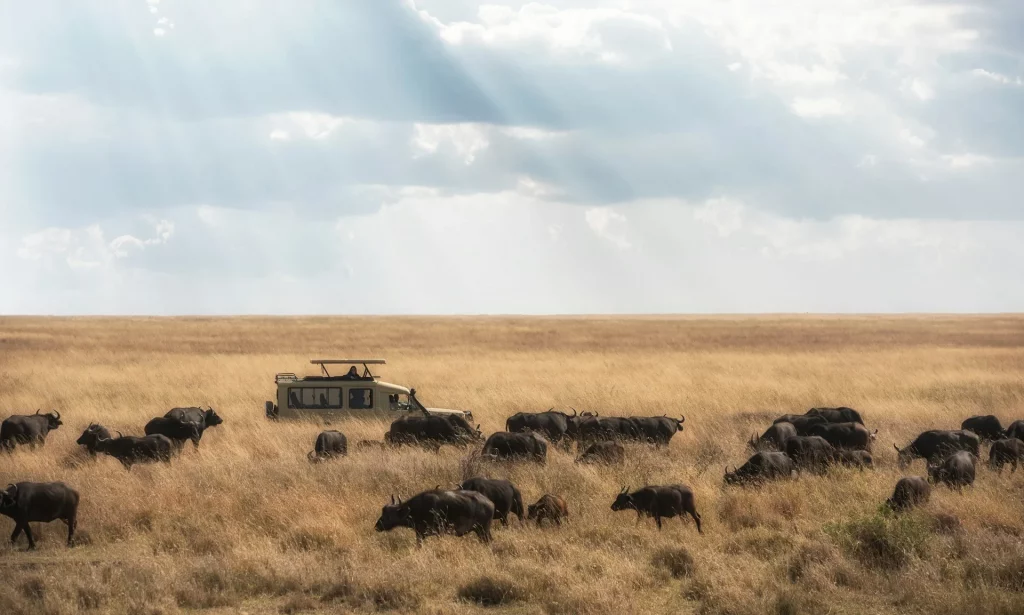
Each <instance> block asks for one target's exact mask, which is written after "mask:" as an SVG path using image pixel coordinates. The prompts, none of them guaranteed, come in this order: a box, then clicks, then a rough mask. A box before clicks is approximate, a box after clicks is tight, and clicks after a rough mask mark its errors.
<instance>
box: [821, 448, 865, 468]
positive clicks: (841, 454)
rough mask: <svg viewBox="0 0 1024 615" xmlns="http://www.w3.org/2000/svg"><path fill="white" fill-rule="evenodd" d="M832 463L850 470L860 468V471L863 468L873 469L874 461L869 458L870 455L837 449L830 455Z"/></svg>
mask: <svg viewBox="0 0 1024 615" xmlns="http://www.w3.org/2000/svg"><path fill="white" fill-rule="evenodd" d="M832 462H833V463H838V464H840V465H844V466H847V467H851V468H860V469H861V470H863V469H864V468H873V467H875V464H874V459H872V458H871V453H869V452H867V451H857V450H850V449H845V448H837V449H836V450H835V451H834V452H833V453H832Z"/></svg>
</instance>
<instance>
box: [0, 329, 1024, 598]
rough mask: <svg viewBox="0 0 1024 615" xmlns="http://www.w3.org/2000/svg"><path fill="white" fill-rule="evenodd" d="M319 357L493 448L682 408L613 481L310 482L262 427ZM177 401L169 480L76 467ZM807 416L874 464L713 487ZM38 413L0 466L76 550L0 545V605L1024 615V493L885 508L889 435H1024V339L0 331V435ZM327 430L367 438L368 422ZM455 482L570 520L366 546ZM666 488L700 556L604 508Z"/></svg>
mask: <svg viewBox="0 0 1024 615" xmlns="http://www.w3.org/2000/svg"><path fill="white" fill-rule="evenodd" d="M338 355H369V356H383V357H386V358H387V359H388V361H389V365H388V366H387V367H386V368H385V369H384V371H383V376H384V377H385V379H386V380H389V381H392V382H399V383H403V384H407V385H412V386H415V387H416V388H417V390H418V391H419V392H420V395H419V396H420V398H421V399H422V400H423V401H424V402H425V403H427V405H434V406H442V407H450V408H469V409H472V410H473V412H474V414H475V415H476V417H477V419H478V421H479V422H480V423H482V426H483V429H484V431H485V432H492V431H495V430H499V429H501V428H502V426H503V424H504V418H505V417H506V416H508V415H510V414H512V413H514V412H517V411H521V410H532V411H536V410H544V409H547V408H549V407H552V406H555V407H567V406H574V407H575V408H577V409H579V410H585V409H586V410H596V411H599V412H601V413H602V414H605V413H607V414H612V413H622V414H659V415H660V414H662V413H668V414H670V415H679V414H684V415H685V416H686V430H685V432H684V433H683V434H681V435H679V436H677V437H676V438H675V439H674V440H673V442H672V445H671V446H670V447H669V448H668V450H667V451H664V450H663V451H652V450H648V449H646V448H643V447H632V448H630V449H629V451H628V460H627V462H626V464H625V465H624V466H623V467H620V468H594V467H577V466H575V465H574V464H573V457H572V455H567V454H564V453H560V452H553V453H552V455H551V458H550V459H549V462H548V464H547V465H546V466H545V467H536V466H527V465H523V466H509V465H494V464H491V465H481V464H480V463H479V462H477V461H474V460H473V459H472V458H471V457H470V456H469V454H468V452H467V451H460V450H456V449H443V450H442V452H441V453H440V454H439V455H433V454H430V453H426V452H421V451H413V450H406V451H402V452H389V453H386V454H385V453H381V452H370V453H357V454H352V455H350V456H349V457H348V458H346V459H343V460H338V461H336V462H331V463H326V464H322V465H319V466H311V465H310V464H309V463H307V461H306V459H305V455H306V452H307V451H308V450H310V448H311V446H312V442H313V439H314V437H315V435H316V433H317V432H318V430H319V427H318V426H316V425H312V424H281V425H278V424H272V423H270V422H268V421H267V420H266V419H265V418H264V417H263V402H264V400H266V399H269V398H270V396H271V393H272V383H273V375H274V373H275V372H277V371H297V372H303V371H305V370H307V369H308V368H309V367H311V366H309V365H308V363H307V362H308V359H309V358H311V357H314V356H338ZM192 404H203V405H206V404H210V405H213V406H214V407H215V408H217V410H218V412H219V413H220V414H221V415H222V416H224V417H225V419H226V423H225V424H224V425H222V426H220V427H217V428H215V429H213V430H212V431H210V432H208V433H207V435H206V436H205V437H204V438H203V442H202V446H201V448H200V449H199V450H198V451H193V450H191V449H190V448H188V449H186V450H185V452H184V455H183V456H182V458H181V459H179V460H176V461H175V463H173V464H172V465H171V466H170V467H165V466H163V465H158V466H142V467H136V468H133V469H132V470H131V472H126V471H125V470H124V469H123V468H122V467H121V466H120V465H119V464H118V463H117V462H116V461H114V460H112V459H109V458H105V459H99V460H97V461H95V462H90V461H88V460H87V459H85V458H84V457H83V456H82V455H81V454H80V453H79V452H78V451H76V446H75V445H74V441H75V439H76V438H77V437H78V435H79V434H80V433H81V431H82V429H83V428H84V427H85V426H86V425H87V424H88V423H89V422H91V421H98V422H102V423H103V424H105V425H107V426H108V427H110V428H113V429H119V430H121V431H123V432H125V433H126V434H127V433H135V434H140V433H141V431H142V426H143V425H144V424H145V422H146V421H147V420H148V419H149V418H151V417H153V416H158V415H161V414H163V413H164V412H165V411H166V410H167V409H168V408H171V407H173V406H178V405H192ZM815 405H850V406H853V407H855V408H857V409H859V410H860V411H861V412H862V413H863V414H864V416H865V420H866V422H867V423H868V425H869V427H871V428H872V429H873V428H878V429H879V436H878V445H877V446H876V451H875V453H876V455H875V456H876V463H877V465H878V469H877V470H876V471H874V472H865V473H860V472H856V471H848V470H836V471H833V472H831V473H830V474H829V475H827V476H824V477H805V478H802V479H800V480H799V481H794V482H787V483H782V484H776V485H772V486H767V487H764V488H759V489H745V490H744V489H735V488H729V489H726V488H723V485H722V471H723V467H724V466H725V465H726V464H737V465H738V464H739V463H741V462H742V461H743V460H745V459H746V457H747V456H748V452H747V451H746V450H745V442H746V440H747V438H749V436H750V434H751V432H754V431H760V430H761V429H763V427H764V426H766V425H767V424H768V423H770V419H771V417H772V416H773V415H776V414H779V413H783V412H802V411H803V410H805V409H806V408H809V407H811V406H815ZM37 408H43V409H49V408H56V409H58V410H60V411H61V412H62V413H63V415H64V423H65V424H64V426H63V427H61V428H60V429H59V430H57V431H56V432H53V433H52V434H51V435H50V438H49V440H48V442H47V444H46V446H45V447H44V448H43V449H40V450H38V451H35V452H32V451H28V450H19V451H18V452H16V453H14V454H13V455H12V456H9V457H8V456H3V457H0V484H6V483H8V482H12V481H15V480H63V481H65V482H67V483H69V484H70V485H72V486H73V487H75V488H76V489H78V490H79V491H80V493H81V494H82V504H81V510H80V516H79V527H80V541H79V543H80V544H78V545H77V546H76V547H75V548H73V549H71V550H68V549H66V548H65V547H64V544H63V535H64V534H63V533H64V531H65V528H64V526H63V525H62V524H60V523H59V522H57V523H53V524H49V525H40V526H36V527H37V528H38V531H39V532H40V533H41V535H42V538H41V540H40V543H39V548H38V550H37V551H35V552H25V551H24V545H25V543H24V538H22V542H21V544H20V545H19V546H18V547H17V548H11V547H10V546H9V544H6V543H5V544H3V545H0V579H2V581H0V613H5V614H10V615H17V614H21V613H33V614H34V613H79V612H94V613H139V614H157V613H167V614H171V613H182V612H197V611H202V612H204V613H234V612H246V613H298V612H375V611H382V610H391V611H394V612H426V613H439V614H440V613H473V612H480V611H484V610H486V611H487V612H508V613H552V614H559V613H565V614H571V613H594V614H611V613H625V612H651V613H658V612H674V613H680V612H681V613H688V612H694V613H707V614H714V613H722V614H724V613H735V614H746V613H750V614H758V613H780V614H782V613H786V614H791V613H927V614H928V615H943V614H950V615H953V614H959V613H1005V614H1010V613H1024V473H1021V472H1018V473H1017V474H1016V475H1011V474H1009V473H1004V474H1003V475H1002V476H999V475H996V474H994V473H992V472H989V471H987V470H981V471H980V474H979V479H978V482H977V484H976V486H975V487H974V488H971V489H968V490H966V491H965V492H964V493H963V494H957V493H956V492H951V491H949V490H946V489H944V488H943V489H937V490H936V492H935V495H934V497H933V500H932V502H931V503H930V504H929V505H928V506H927V507H926V508H925V509H923V510H921V511H919V512H916V513H913V514H910V515H907V516H905V517H903V518H901V519H893V518H891V517H888V516H885V515H883V514H881V513H880V512H879V504H880V503H881V502H882V501H883V500H884V499H885V498H886V497H887V496H888V495H889V493H890V492H891V489H892V486H893V484H894V483H895V482H896V480H897V479H898V478H899V476H900V474H901V473H900V471H899V470H898V469H897V468H896V463H895V452H894V451H893V449H892V443H894V442H896V443H900V444H901V445H902V444H903V443H905V442H906V441H908V440H909V439H910V438H911V437H912V436H913V435H915V434H916V433H918V432H920V431H922V430H924V429H927V428H955V427H958V426H959V424H960V422H961V420H962V419H963V418H965V417H967V416H970V415H973V414H979V413H993V414H996V415H998V416H999V417H1000V418H1002V419H1003V420H1004V422H1005V421H1009V420H1012V419H1015V418H1024V317H1019V316H991V317H919V318H917V317H914V318H912V317H905V318H882V317H864V318H854V317H844V318H840V317H791V318H781V317H760V318H740V317H735V318H709V319H701V318H655V317H650V318H632V319H605V318H532V319H527V318H400V319H399V318H394V319H390V318H291V319H263V318H235V319H144V318H138V319H123V318H119V319H42V318H0V415H3V416H6V415H7V414H11V413H26V412H33V411H35V409H37ZM339 428H340V429H342V430H343V431H345V432H346V433H347V434H348V435H349V437H350V439H360V438H372V439H379V438H380V437H381V435H382V433H383V432H384V430H385V429H386V426H385V425H383V424H381V423H374V422H349V423H345V424H343V425H341V426H340V427H339ZM476 472H482V473H486V474H490V475H492V476H506V477H509V478H510V479H512V480H513V481H514V482H515V483H516V484H518V485H519V486H520V488H521V489H522V491H523V493H524V497H525V499H527V500H530V501H534V500H535V499H536V498H538V497H539V496H540V495H541V494H542V493H544V492H552V493H559V494H562V495H563V496H564V497H565V498H566V499H567V501H568V503H569V507H570V510H571V514H572V518H571V521H570V523H569V524H568V525H567V526H564V527H562V528H561V529H550V528H544V529H539V530H538V529H537V528H536V527H533V526H525V527H521V526H519V525H518V524H517V523H513V524H512V526H510V527H509V528H501V527H500V526H499V527H496V529H495V540H494V542H493V543H492V544H490V545H482V544H480V543H478V542H477V541H476V540H475V539H473V538H471V537H467V538H461V539H459V538H454V537H448V538H440V539H428V540H427V542H426V543H425V545H424V548H422V549H416V548H415V541H414V538H413V536H412V533H411V531H408V530H396V531H394V532H391V533H375V532H374V531H373V524H374V521H375V520H376V518H377V516H378V515H379V513H380V507H381V506H382V505H383V504H384V503H385V501H386V500H387V499H388V498H389V495H390V494H392V493H395V494H399V495H404V496H408V495H411V494H413V493H416V492H417V491H419V490H422V489H424V488H430V487H433V486H434V485H437V484H451V483H454V482H456V481H458V480H460V479H462V478H466V477H468V475H469V474H472V473H476ZM923 472H924V469H923V467H922V464H921V462H917V463H916V464H915V465H914V466H913V467H912V468H911V469H910V470H908V473H912V474H923ZM662 482H683V483H686V484H689V485H691V486H692V487H693V488H694V491H695V493H696V496H697V504H698V509H699V510H700V512H701V513H702V515H703V517H704V521H705V534H704V535H703V536H699V535H698V534H697V532H696V530H695V529H694V526H693V524H692V523H685V524H684V523H682V522H680V521H678V520H672V521H671V522H669V523H668V524H667V525H666V527H665V529H664V530H663V531H661V532H658V531H657V530H656V529H655V527H654V524H653V522H651V521H647V522H643V523H639V524H637V522H636V519H635V516H633V515H631V514H625V513H613V512H612V511H611V510H610V509H609V506H610V504H611V501H612V499H613V498H614V496H615V494H616V492H618V491H619V489H620V488H621V487H622V486H624V485H631V486H634V487H636V486H639V485H642V484H644V483H662ZM3 528H7V529H8V530H10V529H13V523H11V522H10V521H9V520H7V519H6V518H0V529H3ZM487 601H499V602H501V604H500V605H499V606H495V607H490V608H485V607H483V606H481V605H480V602H487Z"/></svg>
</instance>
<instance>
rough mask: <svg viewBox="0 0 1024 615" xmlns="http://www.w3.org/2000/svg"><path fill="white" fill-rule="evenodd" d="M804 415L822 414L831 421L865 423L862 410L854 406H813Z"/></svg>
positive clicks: (822, 416) (821, 415)
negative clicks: (857, 409) (861, 413)
mask: <svg viewBox="0 0 1024 615" xmlns="http://www.w3.org/2000/svg"><path fill="white" fill-rule="evenodd" d="M804 416H820V417H821V418H823V419H825V420H826V421H828V422H829V423H858V424H860V425H863V424H864V419H862V418H861V416H860V412H857V411H856V410H854V409H853V408H847V407H846V406H840V407H839V408H811V409H810V410H808V411H807V412H805V413H804Z"/></svg>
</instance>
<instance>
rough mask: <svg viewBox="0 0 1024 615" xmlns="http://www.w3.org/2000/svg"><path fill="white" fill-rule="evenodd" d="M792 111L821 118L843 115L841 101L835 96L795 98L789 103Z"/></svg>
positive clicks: (843, 110) (808, 116)
mask: <svg viewBox="0 0 1024 615" xmlns="http://www.w3.org/2000/svg"><path fill="white" fill-rule="evenodd" d="M791 108H792V109H793V113H795V114H797V115H799V116H800V117H807V118H821V117H830V116H835V115H843V114H844V113H845V112H846V110H845V108H844V107H843V103H841V102H839V101H838V100H836V99H835V98H796V99H794V100H793V104H792V105H791Z"/></svg>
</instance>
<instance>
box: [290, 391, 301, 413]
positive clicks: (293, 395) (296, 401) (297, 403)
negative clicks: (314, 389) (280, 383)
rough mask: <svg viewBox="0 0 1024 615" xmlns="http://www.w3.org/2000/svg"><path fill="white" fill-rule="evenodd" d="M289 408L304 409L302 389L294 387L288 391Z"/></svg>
mask: <svg viewBox="0 0 1024 615" xmlns="http://www.w3.org/2000/svg"><path fill="white" fill-rule="evenodd" d="M288 407H289V408H302V407H303V406H302V389H300V388H297V387H292V388H290V389H288Z"/></svg>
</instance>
